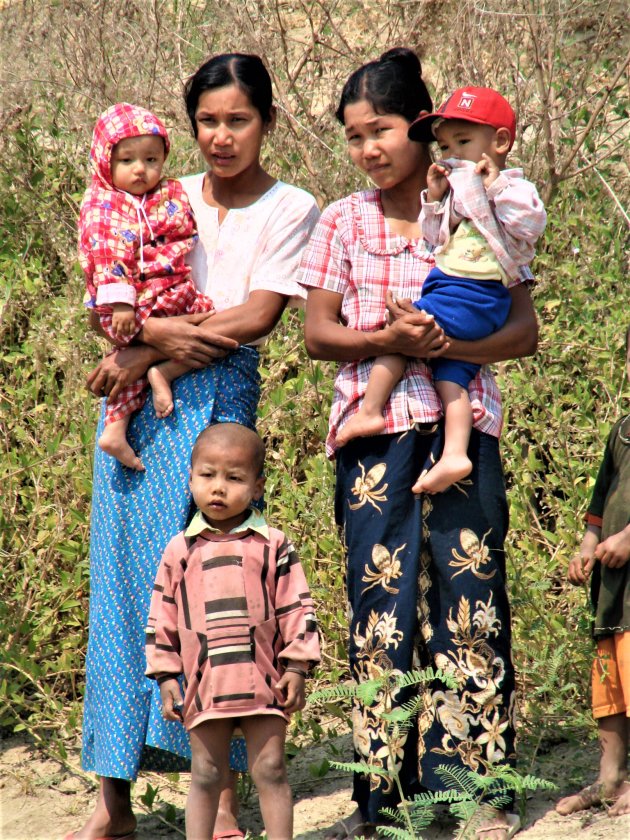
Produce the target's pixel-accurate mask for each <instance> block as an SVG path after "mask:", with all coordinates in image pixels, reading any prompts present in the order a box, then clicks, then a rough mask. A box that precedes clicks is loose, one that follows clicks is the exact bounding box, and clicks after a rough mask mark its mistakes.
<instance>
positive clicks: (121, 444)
mask: <svg viewBox="0 0 630 840" xmlns="http://www.w3.org/2000/svg"><path fill="white" fill-rule="evenodd" d="M121 431H122V434H121ZM98 445H99V446H100V447H101V449H102V450H103V452H107V454H108V455H112V456H113V457H114V458H116V460H118V461H120V463H121V464H122V465H123V466H125V467H129V468H130V469H132V470H137V471H138V472H143V471H144V465H143V463H142V461H141V460H140V458H138V456H137V455H136V453H135V452H134V451H133V449H132V448H131V446H129V443H128V442H127V438H126V437H125V433H124V430H121V429H120V428H117V424H113V425H111V426H106V427H105V431H104V432H103V434H102V435H101V436H100V438H99V439H98Z"/></svg>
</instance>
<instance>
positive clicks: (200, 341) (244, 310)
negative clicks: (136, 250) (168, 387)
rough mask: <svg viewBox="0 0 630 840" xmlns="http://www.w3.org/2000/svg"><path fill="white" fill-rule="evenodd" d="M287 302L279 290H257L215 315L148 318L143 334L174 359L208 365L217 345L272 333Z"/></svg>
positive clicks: (235, 344) (231, 344)
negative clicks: (244, 299) (237, 303)
mask: <svg viewBox="0 0 630 840" xmlns="http://www.w3.org/2000/svg"><path fill="white" fill-rule="evenodd" d="M286 302H287V298H286V297H285V296H284V295H281V294H278V293H277V292H268V291H254V292H252V293H251V295H250V296H249V298H248V299H247V300H246V301H245V303H241V304H239V305H238V306H233V307H231V308H230V309H224V310H223V311H222V312H216V313H215V314H214V315H212V316H208V317H205V316H201V317H200V316H190V315H184V316H176V317H174V318H149V319H148V320H147V321H146V322H145V325H144V328H143V329H142V332H141V333H140V338H141V340H142V341H144V342H145V343H146V344H150V345H152V346H153V347H157V348H158V349H159V350H160V351H161V352H162V353H163V354H164V355H165V356H168V357H169V358H171V359H177V360H178V361H181V362H186V363H187V364H190V365H192V366H194V367H205V366H206V365H207V364H210V362H211V361H212V359H213V358H216V357H217V354H216V353H215V352H214V350H215V349H218V348H220V349H223V350H234V349H235V348H236V347H238V346H239V344H249V343H250V342H251V341H255V340H256V339H258V338H262V337H263V336H265V335H267V333H270V332H271V330H272V329H273V328H274V327H275V325H276V324H277V323H278V320H279V319H280V316H281V315H282V312H283V310H284V307H285V305H286ZM221 355H225V353H222V354H221Z"/></svg>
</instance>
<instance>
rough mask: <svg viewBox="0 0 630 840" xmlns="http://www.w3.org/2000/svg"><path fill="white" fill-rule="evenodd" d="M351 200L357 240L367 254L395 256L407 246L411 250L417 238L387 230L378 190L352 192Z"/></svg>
mask: <svg viewBox="0 0 630 840" xmlns="http://www.w3.org/2000/svg"><path fill="white" fill-rule="evenodd" d="M351 202H352V211H353V216H354V224H355V225H356V228H357V232H358V234H359V241H360V242H361V245H362V246H363V247H364V248H365V250H366V251H367V252H368V253H369V254H376V255H377V256H382V257H386V256H391V257H395V256H396V255H397V254H401V253H402V252H403V251H405V250H406V249H407V248H409V249H410V250H412V251H413V249H414V246H416V245H417V243H418V241H419V240H413V239H406V238H405V237H404V236H400V235H398V234H392V233H390V232H389V230H388V228H387V223H386V221H385V214H384V213H383V205H382V202H381V191H380V190H364V191H363V192H358V193H353V194H352V196H351Z"/></svg>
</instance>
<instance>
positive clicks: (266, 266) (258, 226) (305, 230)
mask: <svg viewBox="0 0 630 840" xmlns="http://www.w3.org/2000/svg"><path fill="white" fill-rule="evenodd" d="M204 175H205V173H203V172H202V173H200V174H198V175H189V176H187V177H185V178H182V179H181V183H182V185H183V187H184V189H185V190H186V192H187V194H188V198H189V199H190V203H191V205H192V208H193V211H194V213H195V218H196V220H197V228H198V232H199V241H198V242H197V244H196V245H195V247H194V248H193V250H192V252H191V253H190V254H189V256H188V260H187V261H188V263H189V265H190V266H191V268H192V276H193V280H194V281H195V285H196V286H197V288H198V289H199V291H201V292H204V293H205V294H207V295H208V296H209V297H210V298H211V299H212V301H213V303H214V307H215V309H216V310H217V312H220V311H221V310H222V309H229V308H231V307H233V306H238V305H239V304H241V303H244V302H245V301H246V300H247V298H248V297H249V295H250V293H251V292H253V291H256V290H265V291H269V292H278V293H279V294H282V295H287V296H288V297H304V289H303V288H302V287H301V286H299V285H298V282H297V277H298V269H299V265H300V258H301V256H302V251H303V249H304V246H305V245H306V243H307V242H308V239H309V237H310V235H311V232H312V230H313V228H314V227H315V224H316V222H317V220H318V218H319V209H318V207H317V204H316V203H315V199H314V198H313V196H312V195H311V194H310V193H307V192H305V191H304V190H301V189H299V188H298V187H293V186H291V185H290V184H285V183H283V182H282V181H277V182H276V183H275V184H274V185H273V186H272V187H271V188H270V189H269V190H267V192H266V193H264V194H263V195H261V196H260V198H259V199H257V201H255V202H254V203H253V204H250V205H249V206H248V207H240V208H236V209H230V210H228V213H227V216H226V217H225V218H224V219H223V221H222V222H221V224H219V211H218V208H216V207H211V206H210V205H209V204H207V203H206V202H205V201H204V199H203V195H202V189H203V179H204ZM254 343H258V342H254Z"/></svg>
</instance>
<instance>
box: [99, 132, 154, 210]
mask: <svg viewBox="0 0 630 840" xmlns="http://www.w3.org/2000/svg"><path fill="white" fill-rule="evenodd" d="M165 159H166V153H165V150H164V141H163V140H162V138H161V137H159V136H157V135H154V134H143V135H141V136H140V137H126V138H125V139H124V140H121V141H120V143H116V145H115V146H114V150H113V152H112V183H113V184H114V186H115V187H116V188H117V189H119V190H124V191H125V192H128V193H131V194H132V195H144V194H145V193H147V192H150V191H151V190H152V189H154V188H155V187H157V185H158V184H159V183H160V180H161V178H162V167H163V166H164V160H165Z"/></svg>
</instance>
